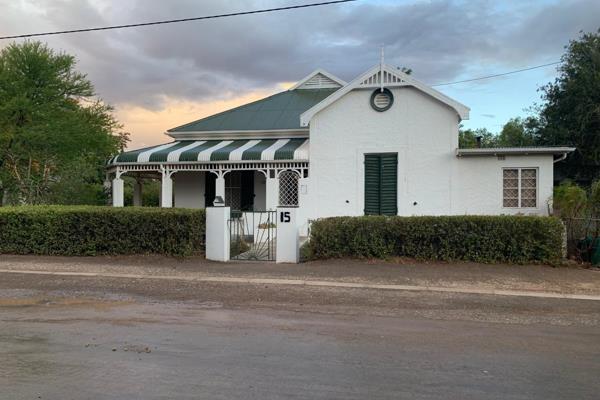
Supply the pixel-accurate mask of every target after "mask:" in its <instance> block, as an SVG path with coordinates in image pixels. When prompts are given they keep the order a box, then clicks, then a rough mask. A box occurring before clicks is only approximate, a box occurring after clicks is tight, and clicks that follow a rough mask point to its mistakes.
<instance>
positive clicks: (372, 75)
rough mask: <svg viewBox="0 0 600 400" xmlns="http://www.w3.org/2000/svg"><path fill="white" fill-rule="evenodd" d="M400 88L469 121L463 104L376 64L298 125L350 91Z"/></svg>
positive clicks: (301, 119)
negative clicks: (426, 97) (411, 90)
mask: <svg viewBox="0 0 600 400" xmlns="http://www.w3.org/2000/svg"><path fill="white" fill-rule="evenodd" d="M401 86H412V87H414V88H416V89H418V90H420V91H422V92H424V93H426V94H428V95H429V96H431V97H433V98H435V99H437V100H438V101H440V102H442V103H444V104H446V105H448V106H449V107H450V108H452V109H454V110H455V111H456V113H457V114H458V116H459V117H460V118H461V119H469V108H468V107H467V106H465V105H464V104H461V103H459V102H458V101H456V100H453V99H451V98H450V97H448V96H446V95H444V94H443V93H441V92H438V91H437V90H435V89H433V88H431V87H429V86H427V85H426V84H424V83H423V82H421V81H418V80H416V79H414V78H412V77H411V76H409V75H407V74H405V73H404V72H402V71H400V70H399V69H397V68H393V67H390V66H389V65H379V64H378V65H376V66H374V67H373V68H371V69H369V70H368V71H367V72H365V73H364V74H362V75H360V76H359V77H358V78H356V79H354V80H353V81H352V82H350V83H348V84H347V85H345V86H344V87H342V88H341V89H340V90H338V91H336V92H335V93H333V94H332V95H331V96H329V97H327V98H326V99H324V100H323V101H321V102H320V103H318V104H316V105H314V106H313V107H312V108H310V109H308V110H307V111H305V112H304V113H303V114H302V115H301V116H300V125H301V126H308V124H309V123H310V120H311V119H312V117H313V116H314V115H315V114H316V113H318V112H319V111H321V110H322V109H324V108H325V107H327V106H329V105H330V104H333V103H334V102H336V101H337V100H339V99H340V98H341V97H342V96H344V95H345V94H346V93H348V92H350V91H351V90H354V89H368V88H379V87H387V88H391V87H401Z"/></svg>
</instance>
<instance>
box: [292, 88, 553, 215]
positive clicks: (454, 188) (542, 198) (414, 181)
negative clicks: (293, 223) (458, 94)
mask: <svg viewBox="0 0 600 400" xmlns="http://www.w3.org/2000/svg"><path fill="white" fill-rule="evenodd" d="M392 92H393V94H394V104H393V106H392V108H391V109H389V110H388V111H385V112H377V111H375V110H373V109H372V108H371V106H370V103H369V102H370V96H371V93H372V90H355V91H352V92H350V93H348V94H347V95H345V96H344V97H342V98H341V99H339V100H338V101H337V102H335V103H333V104H332V105H330V106H329V107H327V108H325V109H324V110H322V111H321V112H319V113H318V114H316V115H315V117H314V118H313V119H312V120H311V122H310V185H309V186H308V191H309V192H308V196H307V197H308V199H307V201H305V204H302V203H301V208H302V211H301V212H300V214H299V217H300V218H299V223H300V224H301V225H302V224H303V223H304V222H305V220H306V219H312V218H319V217H328V216H336V215H363V214H364V165H363V161H364V154H365V153H379V152H393V153H398V214H399V215H452V214H508V213H515V212H522V213H539V214H546V199H547V197H549V196H550V195H551V192H552V178H553V177H552V171H553V168H552V156H551V155H548V156H518V157H506V160H505V161H502V162H501V161H498V160H497V158H496V157H481V158H462V159H459V158H457V157H456V155H455V150H456V148H457V147H458V124H459V120H458V115H457V114H456V112H455V111H454V110H452V109H451V108H449V107H448V106H446V105H445V104H443V103H441V102H439V101H437V100H435V99H433V98H432V97H430V96H428V95H426V94H424V93H422V92H420V91H418V90H417V89H414V88H411V87H403V88H394V89H392ZM509 166H534V167H537V168H539V179H538V181H539V183H538V185H539V190H538V199H539V200H538V207H537V208H536V209H529V210H516V211H515V210H514V209H504V208H502V167H509ZM415 202H416V205H415V204H414V203H415Z"/></svg>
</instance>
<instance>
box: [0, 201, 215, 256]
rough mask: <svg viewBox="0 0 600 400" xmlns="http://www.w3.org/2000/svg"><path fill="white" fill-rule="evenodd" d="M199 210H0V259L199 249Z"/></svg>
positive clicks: (201, 233) (201, 214)
mask: <svg viewBox="0 0 600 400" xmlns="http://www.w3.org/2000/svg"><path fill="white" fill-rule="evenodd" d="M204 227H205V214H204V210H190V209H161V208H142V207H126V208H112V207H94V206H33V207H0V254H2V253H3V254H41V255H68V256H72V255H99V254H167V255H179V256H186V255H191V254H194V253H197V252H199V251H201V250H203V247H204V232H205V231H204Z"/></svg>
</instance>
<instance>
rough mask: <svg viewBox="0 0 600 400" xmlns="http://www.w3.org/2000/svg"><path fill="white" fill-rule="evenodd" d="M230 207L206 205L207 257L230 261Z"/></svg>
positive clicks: (208, 258) (214, 259)
mask: <svg viewBox="0 0 600 400" xmlns="http://www.w3.org/2000/svg"><path fill="white" fill-rule="evenodd" d="M230 215H231V208H230V207H223V206H220V207H219V206H217V207H206V259H207V260H213V261H223V262H226V261H229V256H230V254H229V245H230V243H229V226H228V224H229V218H230Z"/></svg>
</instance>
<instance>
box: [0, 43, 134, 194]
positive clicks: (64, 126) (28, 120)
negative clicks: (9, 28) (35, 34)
mask: <svg viewBox="0 0 600 400" xmlns="http://www.w3.org/2000/svg"><path fill="white" fill-rule="evenodd" d="M75 65H76V61H75V58H74V57H73V56H71V55H68V54H65V53H56V52H54V51H53V50H51V49H50V48H48V47H47V46H46V45H44V44H42V43H40V42H30V41H26V42H23V43H21V44H16V43H13V44H11V45H9V46H8V47H6V48H4V49H3V50H2V51H0V193H3V194H4V196H3V197H4V198H5V200H6V199H7V200H8V201H9V202H10V203H16V204H42V203H48V202H51V201H60V202H68V203H90V202H92V203H98V202H101V201H102V195H97V196H94V198H93V199H92V198H90V197H89V195H86V194H85V193H88V194H89V192H90V191H92V192H93V191H97V189H98V188H101V185H102V175H103V166H104V163H105V161H106V160H107V159H108V157H109V156H110V155H111V154H114V153H116V152H118V151H119V150H121V149H122V148H123V147H124V145H125V143H126V141H127V140H128V135H127V134H126V133H124V132H122V126H121V125H120V124H119V123H118V122H117V120H116V119H115V118H114V117H113V115H112V111H113V109H112V107H110V106H109V105H107V104H105V103H103V102H102V101H100V100H99V99H97V98H96V97H95V93H94V88H93V85H92V83H91V82H90V81H89V80H88V79H87V77H86V76H85V75H84V74H82V73H80V72H77V71H76V70H75ZM65 190H66V191H67V192H64V191H65ZM98 196H99V198H98Z"/></svg>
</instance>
